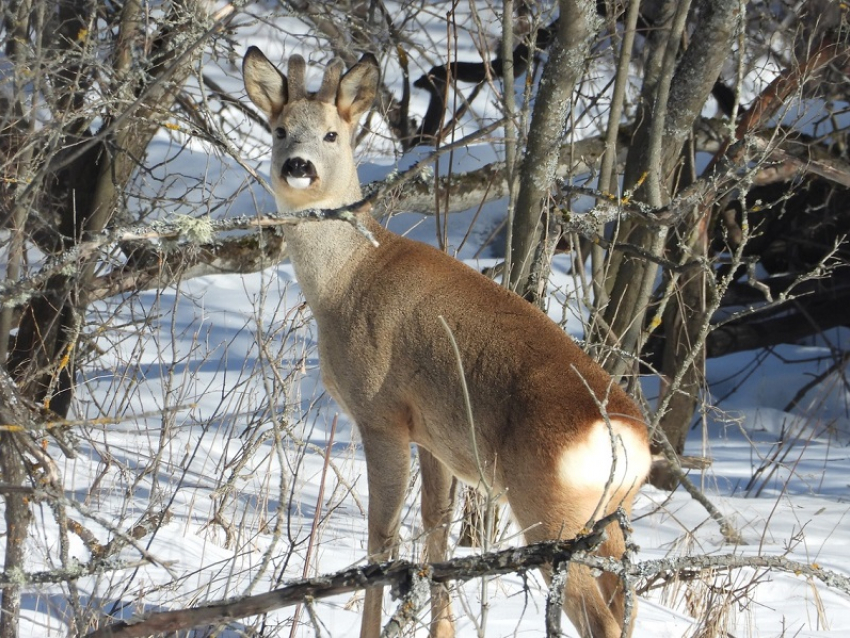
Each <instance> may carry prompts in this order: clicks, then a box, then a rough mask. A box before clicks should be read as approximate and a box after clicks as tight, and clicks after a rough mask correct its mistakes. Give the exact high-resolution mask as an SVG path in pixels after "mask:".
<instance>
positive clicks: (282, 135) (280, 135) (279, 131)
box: [274, 126, 286, 140]
mask: <svg viewBox="0 0 850 638" xmlns="http://www.w3.org/2000/svg"><path fill="white" fill-rule="evenodd" d="M274 136H275V137H276V138H277V139H279V140H285V139H286V129H285V128H283V127H282V126H278V127H277V128H276V129H275V130H274Z"/></svg>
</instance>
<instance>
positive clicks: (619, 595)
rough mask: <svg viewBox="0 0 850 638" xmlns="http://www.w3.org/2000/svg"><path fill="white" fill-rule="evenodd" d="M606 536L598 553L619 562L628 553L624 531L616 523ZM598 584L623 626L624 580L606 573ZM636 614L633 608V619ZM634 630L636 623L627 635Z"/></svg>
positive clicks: (609, 527)
mask: <svg viewBox="0 0 850 638" xmlns="http://www.w3.org/2000/svg"><path fill="white" fill-rule="evenodd" d="M606 534H607V535H608V538H607V539H606V540H605V542H604V543H602V545H601V546H600V547H599V552H598V553H599V555H600V556H611V557H612V558H614V559H617V560H619V559H620V558H622V556H623V554H624V553H625V551H626V544H625V540H624V539H623V530H622V529H620V526H619V524H618V523H616V522H615V523H611V524H610V525H609V526H608V528H607V529H606ZM597 582H598V583H599V588H600V589H601V590H602V596H603V597H604V599H605V602H607V603H608V608H609V609H610V610H611V612H612V613H613V614H614V618H615V619H616V620H617V622H618V623H619V624H620V625H621V626H622V623H623V619H624V618H625V613H626V596H625V590H624V583H623V580H622V579H621V578H618V577H617V576H615V575H614V574H611V573H609V572H605V573H604V574H602V575H601V576H600V577H599V578H598V581H597ZM636 613H637V609H636V608H633V609H632V618H634V617H635V614H636ZM633 629H634V623H632V624H631V625H630V626H629V631H628V633H627V634H626V635H627V636H631V635H632V630H633Z"/></svg>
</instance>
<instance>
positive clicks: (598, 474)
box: [560, 419, 652, 495]
mask: <svg viewBox="0 0 850 638" xmlns="http://www.w3.org/2000/svg"><path fill="white" fill-rule="evenodd" d="M651 462H652V458H651V457H650V454H649V450H647V448H646V444H645V443H644V442H643V441H642V440H641V439H640V438H639V437H638V436H637V435H636V434H635V432H634V430H633V429H632V428H631V427H630V426H627V425H624V424H622V423H620V422H619V421H617V420H616V419H611V427H610V428H609V427H608V424H607V423H606V422H605V421H604V420H603V419H600V420H599V421H597V422H596V423H594V424H593V426H592V427H591V430H590V432H589V434H588V435H587V438H586V439H585V440H584V441H582V442H581V443H578V444H577V445H574V446H572V447H571V448H569V449H568V450H566V451H565V452H563V453H562V454H561V460H560V472H561V480H562V481H563V482H564V483H567V484H569V485H571V486H574V487H579V488H590V489H594V490H598V491H599V492H600V493H601V492H602V490H603V489H604V488H605V485H606V484H608V482H609V481H610V482H611V487H610V488H609V489H608V494H609V495H610V494H612V493H613V492H614V491H616V490H619V489H623V488H625V489H630V488H632V487H633V486H636V485H640V484H642V483H643V480H644V478H646V475H647V474H648V473H649V466H650V464H651ZM612 468H613V470H612ZM612 473H613V476H612Z"/></svg>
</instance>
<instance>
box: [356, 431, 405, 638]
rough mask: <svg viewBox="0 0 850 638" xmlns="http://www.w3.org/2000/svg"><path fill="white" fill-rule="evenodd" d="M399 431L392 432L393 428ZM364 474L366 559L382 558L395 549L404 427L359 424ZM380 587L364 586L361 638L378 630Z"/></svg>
mask: <svg viewBox="0 0 850 638" xmlns="http://www.w3.org/2000/svg"><path fill="white" fill-rule="evenodd" d="M399 430H401V431H403V432H404V434H402V435H395V432H397V431H399ZM360 431H361V436H362V438H363V451H364V453H365V455H366V474H367V477H368V484H369V508H368V510H369V512H368V517H369V560H370V561H373V562H382V561H386V560H388V559H389V558H390V556H391V555H392V554H393V553H395V551H396V549H397V548H396V546H397V541H398V528H399V525H400V523H401V510H402V505H403V504H404V494H405V492H406V490H407V485H408V479H409V476H410V442H409V439H408V438H407V435H406V429H405V430H402V429H401V428H398V429H397V430H396V431H393V430H389V429H384V428H382V429H381V430H380V431H378V432H371V431H369V430H367V429H365V428H361V429H360ZM383 599H384V588H383V587H372V588H370V589H367V590H366V596H365V604H364V608H363V619H362V621H361V625H360V637H361V638H378V636H380V634H381V608H382V605H383Z"/></svg>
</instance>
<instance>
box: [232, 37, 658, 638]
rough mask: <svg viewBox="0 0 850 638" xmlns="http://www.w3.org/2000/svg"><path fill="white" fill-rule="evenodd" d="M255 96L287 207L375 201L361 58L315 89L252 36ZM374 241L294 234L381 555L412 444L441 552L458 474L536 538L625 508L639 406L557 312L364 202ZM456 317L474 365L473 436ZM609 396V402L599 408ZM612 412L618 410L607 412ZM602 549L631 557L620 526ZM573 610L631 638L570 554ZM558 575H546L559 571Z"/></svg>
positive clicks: (590, 631) (638, 476)
mask: <svg viewBox="0 0 850 638" xmlns="http://www.w3.org/2000/svg"><path fill="white" fill-rule="evenodd" d="M242 71H243V76H244V81H245V88H246V89H247V92H248V96H249V97H250V99H251V100H252V101H253V102H254V104H256V105H257V107H259V109H260V110H261V111H262V112H263V113H264V114H265V115H266V117H267V118H268V120H269V123H270V125H271V128H272V130H273V131H274V138H275V139H274V143H273V147H272V167H271V182H272V186H273V190H274V193H275V199H276V200H277V206H278V209H279V211H280V212H281V213H287V212H294V211H298V210H304V209H309V208H324V209H332V208H338V207H341V206H344V205H347V204H351V203H353V202H356V201H358V200H359V199H360V198H361V191H360V184H359V181H358V178H357V172H356V169H355V164H354V156H353V151H352V139H353V136H354V132H355V128H356V126H357V123H358V121H359V119H360V116H361V115H363V113H365V112H366V111H367V110H368V109H369V108H370V107H371V105H372V101H373V100H374V97H375V95H376V92H377V88H378V76H379V70H378V64H377V61H376V60H375V58H374V57H372V56H371V55H365V56H363V58H361V59H360V61H359V62H358V63H357V64H356V65H355V66H354V67H352V68H351V69H350V70H349V71H348V72H347V73H345V74H344V75H343V74H342V63H341V62H340V61H339V60H334V61H332V62H331V63H330V64H329V66H328V67H327V69H326V70H325V74H324V78H323V80H322V84H321V88H320V89H319V91H318V92H317V93H309V92H307V90H306V88H305V85H304V72H305V62H304V59H303V58H301V57H300V56H297V55H293V56H292V57H291V58H290V59H289V67H288V77H287V76H285V75H283V74H282V73H281V72H280V71H278V70H277V68H275V66H274V65H273V64H272V63H271V62H269V60H268V59H267V58H266V57H265V56H264V55H263V54H262V52H261V51H260V50H259V49H258V48H256V47H251V48H249V49H248V51H247V53H246V54H245V59H244V61H243V66H242ZM359 217H360V221H361V222H362V223H363V225H364V226H366V227H367V228H368V229H369V230H370V231H371V232H372V233H373V234H374V236H375V238H376V239H377V241H378V243H379V245H378V246H377V247H375V246H374V245H372V243H370V242H369V241H368V240H367V239H366V238H365V237H364V236H363V235H362V234H361V233H359V232H358V231H357V230H356V229H355V228H354V227H352V226H351V225H349V224H347V223H345V222H342V221H325V222H322V223H303V224H298V225H294V226H290V227H287V228H286V230H285V233H286V241H287V245H288V250H289V255H290V258H291V260H292V265H293V266H294V268H295V273H296V276H297V278H298V282H299V283H300V285H301V289H302V290H303V293H304V297H305V298H306V300H307V303H308V305H309V306H310V308H311V309H312V312H313V315H314V317H315V319H316V323H317V324H318V330H319V335H318V344H319V361H320V367H321V372H322V378H323V380H324V383H325V386H326V387H327V389H328V391H329V392H330V393H331V395H332V396H333V397H334V398H335V399H336V401H337V403H339V405H340V406H341V407H342V408H343V409H344V410H345V412H347V413H348V414H349V416H350V417H351V418H352V419H353V420H354V421H355V422H356V423H357V426H358V428H359V430H360V433H361V437H362V441H363V450H364V453H365V456H366V469H367V475H368V488H369V512H368V518H369V521H368V525H369V541H368V551H369V558H370V559H371V560H375V561H383V560H387V559H388V558H389V557H390V555H391V554H392V553H393V552H394V551H395V545H396V538H397V533H398V529H399V522H400V515H401V511H402V502H403V498H404V494H405V491H406V490H407V487H408V478H409V472H410V467H409V466H410V444H411V443H416V445H417V447H418V449H419V459H420V465H421V472H422V518H423V522H424V527H425V530H426V531H427V532H428V536H427V541H426V553H427V559H428V560H430V561H439V560H443V559H444V557H445V554H446V549H447V539H448V529H449V523H450V520H451V516H452V505H453V489H452V488H453V475H454V477H457V478H459V479H462V480H464V481H466V482H468V483H470V484H472V485H476V484H479V482H480V479H481V477H482V475H483V476H484V478H485V479H486V481H487V482H488V483H489V484H490V486H491V487H492V489H493V490H494V491H495V493H503V494H504V496H505V497H506V498H507V501H508V502H509V504H510V506H511V509H512V511H513V515H514V516H515V518H516V519H517V521H518V523H519V525H520V526H521V527H522V528H523V529H524V530H525V537H526V539H527V540H528V541H529V542H534V541H542V540H549V539H559V538H571V537H573V536H575V535H576V534H577V533H578V532H579V530H581V529H582V528H583V527H585V525H587V524H588V522H589V521H590V519H591V518H592V517H593V516H594V515H596V516H597V517H599V518H601V517H602V516H603V515H605V514H607V513H609V512H611V511H613V510H614V509H616V508H617V507H619V506H622V507H624V508H625V509H626V510H629V509H630V507H631V504H632V500H633V498H634V495H635V493H636V492H637V490H638V488H639V487H640V485H641V484H642V483H643V480H644V477H645V476H646V474H647V472H648V470H649V464H650V455H649V446H648V440H647V432H646V427H645V425H644V423H643V420H642V418H641V414H640V411H639V410H638V408H637V407H636V405H635V404H634V402H633V401H632V400H631V399H630V398H629V397H628V396H627V395H626V393H625V392H624V391H623V390H622V389H621V388H620V387H619V386H618V385H616V384H614V383H612V380H611V378H610V376H609V375H608V374H607V373H605V372H604V371H603V370H602V368H601V367H600V366H599V365H597V364H596V363H595V362H594V361H592V360H591V359H590V357H588V356H587V355H586V354H585V353H584V352H582V351H581V349H580V348H579V347H578V346H577V345H576V344H575V343H574V342H573V341H572V340H571V339H570V338H569V337H568V336H567V335H566V334H565V333H564V332H563V330H561V328H559V327H558V326H557V325H556V324H555V323H554V322H552V321H551V320H550V319H549V318H548V317H546V315H545V314H543V313H542V312H541V311H539V310H538V309H537V308H535V307H533V306H532V305H531V304H529V303H528V302H526V301H524V300H523V299H521V298H520V297H518V296H517V295H515V294H513V293H511V292H508V291H507V290H505V289H504V288H502V287H500V286H499V285H498V284H496V283H495V282H493V281H491V280H490V279H488V278H486V277H485V276H484V275H481V274H479V273H478V272H476V271H474V270H473V269H472V268H469V267H467V266H466V265H464V264H462V263H460V262H459V261H457V260H455V259H453V258H452V257H450V256H448V255H446V254H444V253H442V252H440V251H439V250H437V249H435V248H432V247H430V246H427V245H425V244H422V243H419V242H415V241H412V240H410V239H406V238H404V237H400V236H398V235H395V234H393V233H391V232H389V231H388V230H386V229H384V228H383V227H382V226H381V225H380V224H379V223H377V222H376V221H374V220H373V219H372V218H371V216H370V215H369V214H368V212H363V213H360V214H359ZM440 317H443V318H444V319H445V321H446V322H447V324H448V326H449V327H450V329H451V332H452V333H453V335H454V338H455V340H456V342H457V345H458V347H459V349H460V355H461V359H462V362H463V365H464V366H465V377H466V383H467V386H468V392H469V397H470V401H469V403H470V404H471V409H472V413H473V417H474V419H473V420H474V431H475V447H473V443H472V437H471V435H470V424H469V423H468V419H467V417H466V416H465V415H466V405H467V404H466V402H465V400H464V397H463V395H462V390H461V382H460V373H459V371H458V364H457V358H456V356H455V354H454V350H453V347H452V344H451V341H450V339H449V338H448V335H447V333H446V331H445V329H444V327H443V324H442V323H441V321H440ZM600 404H602V405H604V406H605V407H604V409H600ZM603 411H604V413H605V414H603ZM607 532H608V538H607V540H606V541H605V542H604V543H603V545H602V546H601V547H600V548H599V550H598V551H599V554H600V555H605V556H613V557H617V558H619V557H621V556H622V554H623V551H624V543H623V537H622V533H621V531H620V529H619V528H618V527H617V525H616V524H613V525H611V526H610V527H609V528H608V530H607ZM569 569H570V573H569V578H568V580H567V590H566V597H565V598H566V602H565V604H564V606H565V609H566V612H567V615H568V616H569V618H570V620H571V621H572V622H573V624H574V625H575V626H576V627H577V628H578V630H579V631H580V632H581V635H582V636H585V637H587V638H590V637H593V638H615V637H619V636H620V634H621V625H622V623H623V608H624V593H623V591H622V588H621V585H620V582H619V580H618V579H616V578H615V577H613V576H611V575H603V576H601V577H599V578H594V577H593V576H592V575H591V572H590V570H589V569H587V568H586V567H582V566H579V565H575V564H573V565H571V566H570V568H569ZM547 578H548V575H547ZM382 594H383V592H382V589H381V588H372V589H369V590H367V591H366V600H365V608H364V612H363V618H362V625H361V634H360V635H361V637H362V638H377V636H378V635H379V633H380V629H381V605H382V600H383V596H382ZM430 633H431V636H440V637H445V636H452V635H454V628H453V624H452V619H451V606H450V602H449V598H448V593H447V592H446V591H445V590H444V589H443V588H442V587H434V588H433V589H432V593H431V625H430Z"/></svg>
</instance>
